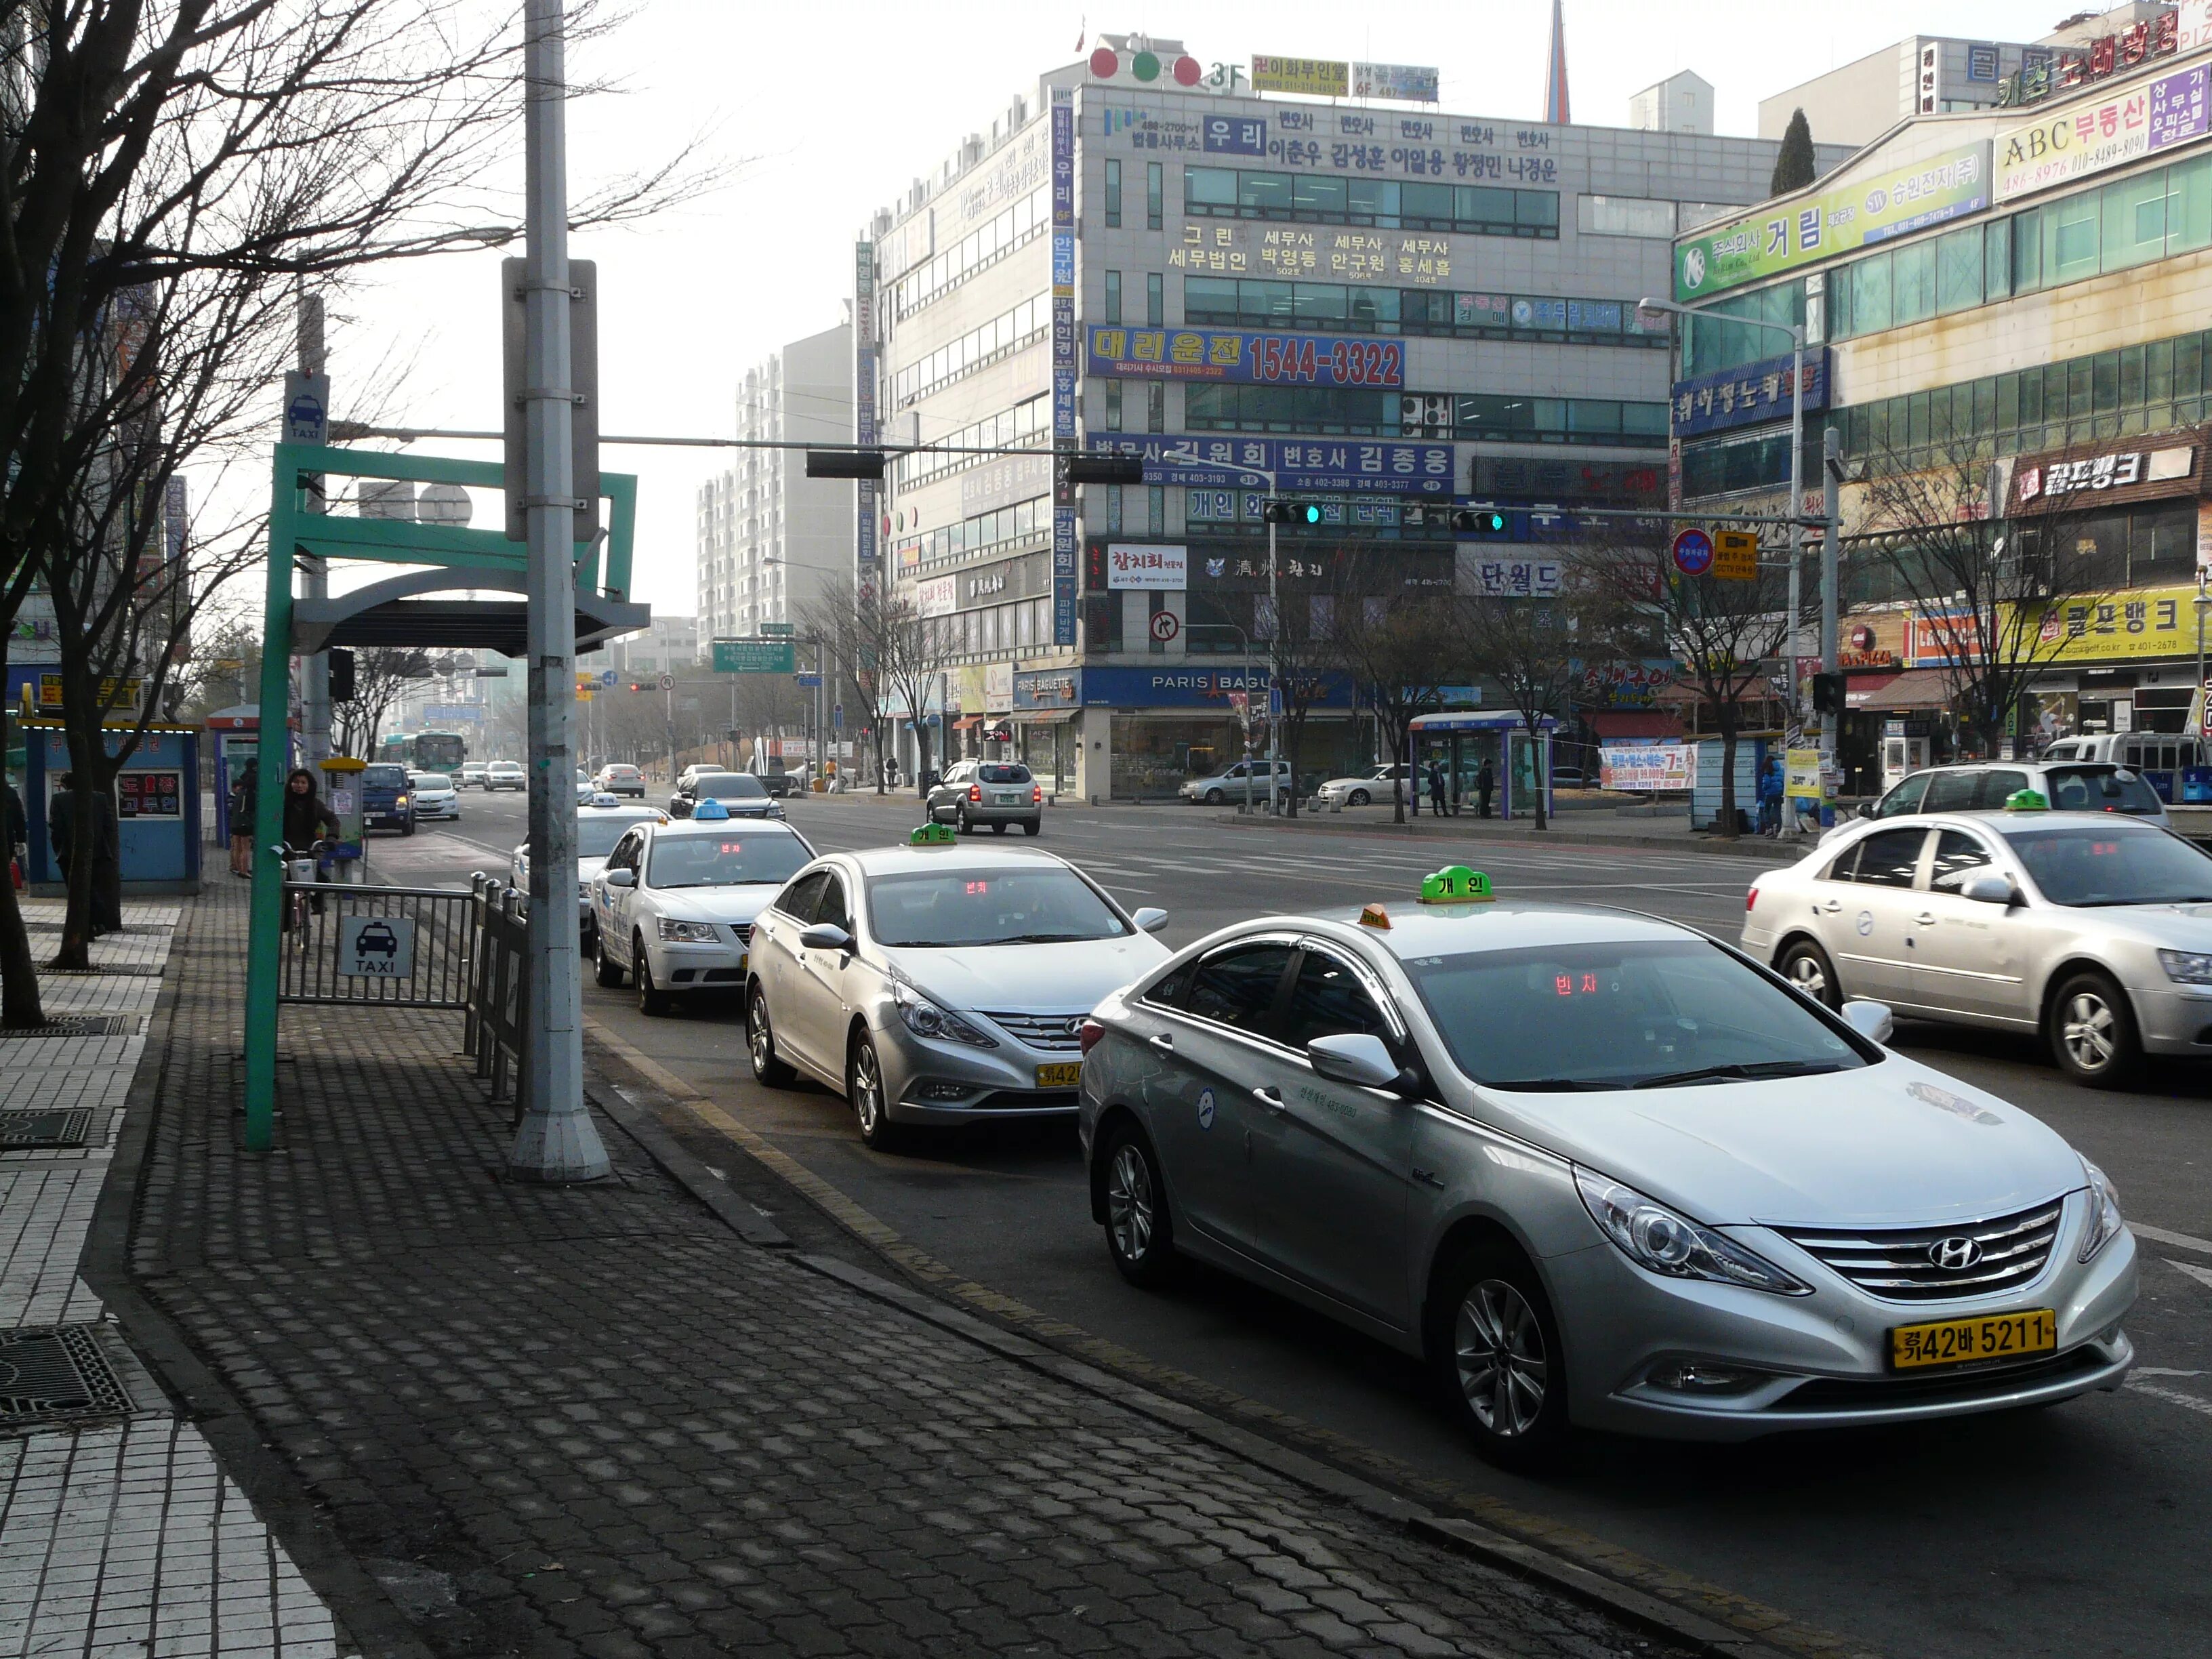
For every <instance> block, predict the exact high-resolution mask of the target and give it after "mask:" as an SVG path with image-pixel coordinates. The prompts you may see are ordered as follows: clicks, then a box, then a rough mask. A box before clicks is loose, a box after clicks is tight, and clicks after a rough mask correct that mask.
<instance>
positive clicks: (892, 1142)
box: [845, 1031, 906, 1152]
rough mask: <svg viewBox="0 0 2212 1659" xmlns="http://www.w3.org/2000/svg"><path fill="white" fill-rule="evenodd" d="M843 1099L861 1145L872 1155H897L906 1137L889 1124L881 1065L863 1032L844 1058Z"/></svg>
mask: <svg viewBox="0 0 2212 1659" xmlns="http://www.w3.org/2000/svg"><path fill="white" fill-rule="evenodd" d="M845 1098H846V1100H847V1102H848V1103H850V1105H851V1106H852V1108H853V1122H854V1127H856V1128H858V1129H859V1130H860V1144H861V1145H862V1146H866V1147H868V1148H869V1149H870V1150H872V1151H874V1152H896V1150H897V1149H898V1147H899V1146H900V1144H901V1143H902V1141H903V1140H904V1139H906V1137H905V1135H904V1134H903V1133H902V1132H901V1129H900V1126H899V1125H897V1124H896V1123H894V1122H892V1121H891V1116H890V1102H889V1101H887V1100H886V1099H885V1098H884V1063H883V1061H882V1060H879V1059H878V1057H877V1055H876V1045H875V1042H874V1041H873V1040H872V1038H870V1037H869V1036H868V1035H867V1034H866V1032H865V1031H864V1032H862V1033H860V1035H859V1036H855V1037H854V1039H853V1043H852V1047H851V1048H849V1049H848V1051H847V1053H846V1055H845Z"/></svg>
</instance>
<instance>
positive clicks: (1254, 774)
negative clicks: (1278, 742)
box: [1176, 760, 1291, 806]
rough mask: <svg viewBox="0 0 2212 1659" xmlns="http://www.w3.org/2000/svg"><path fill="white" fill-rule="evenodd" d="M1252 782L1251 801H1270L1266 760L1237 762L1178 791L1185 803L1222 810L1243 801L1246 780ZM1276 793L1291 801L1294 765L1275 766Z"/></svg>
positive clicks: (1279, 763)
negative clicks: (1190, 801) (1225, 806)
mask: <svg viewBox="0 0 2212 1659" xmlns="http://www.w3.org/2000/svg"><path fill="white" fill-rule="evenodd" d="M1247 777H1249V778H1250V779H1251V780H1252V799H1254V800H1255V801H1265V800H1266V799H1267V762H1265V761H1264V760H1252V761H1238V762H1237V764H1236V765H1234V766H1232V767H1231V768H1230V769H1228V770H1227V771H1225V772H1216V773H1214V774H1213V775H1212V776H1211V777H1203V778H1193V779H1191V780H1190V781H1188V782H1187V783H1185V784H1184V785H1183V787H1182V788H1180V789H1178V790H1176V794H1178V795H1180V796H1182V799H1185V800H1194V801H1199V802H1201V803H1203V804H1204V805H1207V806H1223V805H1228V804H1230V803H1231V802H1233V801H1241V800H1243V799H1244V780H1245V779H1246V778H1247ZM1275 793H1277V794H1278V795H1279V796H1281V797H1282V798H1283V799H1289V797H1290V793H1291V763H1290V762H1288V761H1277V762H1276V763H1275Z"/></svg>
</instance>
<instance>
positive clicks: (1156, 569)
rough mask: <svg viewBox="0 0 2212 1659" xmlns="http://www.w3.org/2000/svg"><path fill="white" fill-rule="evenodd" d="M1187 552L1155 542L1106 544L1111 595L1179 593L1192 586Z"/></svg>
mask: <svg viewBox="0 0 2212 1659" xmlns="http://www.w3.org/2000/svg"><path fill="white" fill-rule="evenodd" d="M1189 578H1190V556H1189V552H1188V550H1187V549H1186V548H1183V547H1182V546H1180V545H1163V544H1158V543H1154V542H1109V543H1108V544H1106V587H1107V591H1108V592H1139V591H1146V590H1151V589H1155V588H1158V589H1162V590H1164V591H1167V592H1177V591H1179V590H1181V589H1182V588H1185V587H1188V586H1190V580H1189Z"/></svg>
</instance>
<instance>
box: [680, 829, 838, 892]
mask: <svg viewBox="0 0 2212 1659" xmlns="http://www.w3.org/2000/svg"><path fill="white" fill-rule="evenodd" d="M813 856H814V855H813V854H811V853H810V852H808V851H807V850H806V846H805V842H801V841H800V840H799V837H798V836H793V835H783V834H778V833H776V832H775V831H773V830H749V831H747V832H746V833H745V834H743V835H730V836H654V837H653V856H652V858H651V859H650V860H648V862H647V870H646V883H647V885H648V886H653V887H751V886H757V885H759V884H763V883H765V884H769V885H773V886H777V887H781V885H782V884H784V883H785V882H787V881H789V880H790V879H791V878H793V876H795V875H797V874H798V873H799V871H800V870H801V869H803V868H804V867H805V864H806V861H807V860H809V859H811V858H812V857H813Z"/></svg>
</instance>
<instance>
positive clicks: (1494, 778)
mask: <svg viewBox="0 0 2212 1659" xmlns="http://www.w3.org/2000/svg"><path fill="white" fill-rule="evenodd" d="M1497 787H1498V773H1497V772H1496V770H1495V769H1493V768H1492V766H1491V764H1490V757H1488V756H1485V757H1483V762H1482V769H1481V770H1480V771H1479V772H1477V773H1476V774H1475V775H1474V799H1475V802H1476V805H1477V807H1478V810H1479V811H1480V812H1481V815H1482V816H1483V817H1489V816H1490V792H1491V791H1492V790H1493V789H1495V788H1497Z"/></svg>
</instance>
